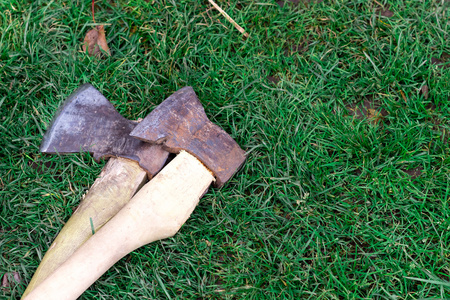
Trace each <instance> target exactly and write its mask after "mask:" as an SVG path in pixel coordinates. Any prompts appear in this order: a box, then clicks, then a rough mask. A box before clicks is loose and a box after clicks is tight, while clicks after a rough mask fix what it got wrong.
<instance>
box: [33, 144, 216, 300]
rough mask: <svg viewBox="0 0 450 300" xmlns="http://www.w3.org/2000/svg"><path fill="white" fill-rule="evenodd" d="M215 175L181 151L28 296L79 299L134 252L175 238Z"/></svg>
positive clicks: (40, 299) (45, 299)
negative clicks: (159, 241)
mask: <svg viewBox="0 0 450 300" xmlns="http://www.w3.org/2000/svg"><path fill="white" fill-rule="evenodd" d="M213 180H214V177H213V176H212V174H211V173H210V172H209V170H208V169H207V168H206V167H204V166H203V164H202V163H201V162H200V161H198V160H197V159H196V158H195V157H194V156H192V155H190V154H188V153H187V152H184V151H182V152H181V153H180V154H179V155H177V156H176V157H175V158H174V159H173V161H172V162H170V163H169V164H168V165H167V166H166V167H165V168H164V169H163V170H162V171H161V172H160V173H159V174H158V175H156V176H155V177H154V178H153V179H152V180H151V181H150V182H149V183H147V184H146V185H145V186H144V187H142V188H141V189H140V190H139V192H138V193H137V194H136V195H135V196H134V197H133V198H132V199H131V200H130V202H129V203H128V204H127V205H125V207H124V208H123V209H122V210H120V211H119V212H118V213H117V215H115V216H114V217H113V218H112V219H111V220H110V221H109V222H108V223H107V224H105V226H103V227H102V228H101V229H100V230H99V231H98V232H96V233H95V234H94V235H93V236H92V237H91V238H90V239H89V240H87V241H86V242H85V243H84V244H83V245H82V246H81V247H80V248H79V249H78V250H77V251H76V252H75V253H74V254H73V255H72V256H71V257H70V258H69V259H68V260H67V261H66V262H65V263H63V264H62V265H61V266H60V267H59V268H58V269H57V270H56V271H55V272H54V273H52V274H51V275H50V276H49V277H48V278H47V279H46V280H45V281H44V282H42V283H41V284H40V285H39V286H37V287H36V288H35V289H34V290H33V291H32V292H31V293H30V294H29V295H28V296H27V297H26V298H25V299H26V300H63V299H67V300H69V299H76V298H77V297H78V296H80V295H81V294H82V293H83V292H84V291H85V290H86V289H87V288H89V286H90V285H92V284H93V283H94V282H95V281H96V280H97V279H98V278H99V277H100V276H101V275H102V274H103V273H105V272H106V271H107V270H108V269H109V268H110V267H111V266H112V265H114V264H115V263H116V262H117V261H118V260H120V259H121V258H122V257H124V256H125V255H127V254H128V253H130V252H131V251H133V250H135V249H137V248H139V247H141V246H143V245H145V244H148V243H150V242H153V241H156V240H160V239H164V238H168V237H171V236H173V235H174V234H175V233H176V232H177V231H178V230H179V229H180V228H181V226H182V225H183V224H184V222H186V220H187V219H188V218H189V216H190V215H191V213H192V211H193V210H194V208H195V207H196V206H197V203H198V201H199V199H200V197H201V196H202V195H203V194H204V193H205V192H206V190H207V189H208V187H209V185H210V184H211V182H212V181H213Z"/></svg>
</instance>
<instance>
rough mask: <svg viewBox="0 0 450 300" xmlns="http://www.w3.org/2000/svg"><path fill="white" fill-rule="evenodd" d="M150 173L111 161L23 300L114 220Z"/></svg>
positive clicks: (121, 161) (124, 162) (128, 162)
mask: <svg viewBox="0 0 450 300" xmlns="http://www.w3.org/2000/svg"><path fill="white" fill-rule="evenodd" d="M146 178H147V174H146V172H145V171H144V170H143V169H142V168H141V167H139V164H138V163H137V162H135V161H132V160H128V159H125V158H111V159H110V160H109V161H108V163H107V164H106V166H105V167H104V168H103V171H102V173H101V174H100V177H99V178H97V179H96V180H95V182H94V184H93V185H92V187H91V188H90V189H89V191H88V193H87V194H86V196H85V197H84V199H83V200H82V201H81V203H80V205H79V206H78V208H77V210H76V211H75V212H74V213H73V215H72V216H71V217H70V219H69V220H68V221H67V223H66V224H65V225H64V227H63V228H62V229H61V232H60V233H59V234H58V236H57V237H56V239H55V240H54V242H53V243H52V245H51V246H50V248H49V249H48V251H47V253H46V254H45V255H44V258H43V259H42V261H41V263H40V264H39V267H38V268H37V270H36V272H35V273H34V275H33V278H32V279H31V281H30V283H29V284H28V287H27V289H26V290H25V293H24V294H23V295H22V298H25V297H26V296H27V295H28V294H29V293H30V292H31V291H32V290H33V289H34V288H35V287H36V286H38V285H39V284H40V283H41V282H42V281H44V280H45V279H46V278H47V277H48V276H49V275H50V274H51V273H52V272H53V271H55V270H56V269H57V268H58V267H59V266H60V265H61V264H62V263H63V262H65V261H66V260H67V259H68V258H69V257H70V256H71V255H72V254H73V253H74V252H75V251H76V250H77V249H78V247H80V246H81V245H82V244H83V243H84V242H85V241H86V240H87V239H89V238H90V237H91V236H92V231H93V230H94V232H96V231H97V230H99V229H100V228H101V227H102V226H103V225H104V224H105V223H106V222H107V221H108V220H109V219H111V218H112V217H113V216H114V215H115V214H116V213H117V212H118V211H119V210H120V209H121V208H122V207H123V206H124V205H125V204H126V203H128V201H129V200H130V199H131V197H133V195H134V194H135V193H136V191H137V190H139V188H140V187H141V186H142V185H143V184H144V183H145V181H146Z"/></svg>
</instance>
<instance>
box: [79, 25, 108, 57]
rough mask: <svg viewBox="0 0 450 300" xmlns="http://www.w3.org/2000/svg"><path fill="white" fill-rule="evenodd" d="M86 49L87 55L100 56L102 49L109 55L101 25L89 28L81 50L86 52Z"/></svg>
mask: <svg viewBox="0 0 450 300" xmlns="http://www.w3.org/2000/svg"><path fill="white" fill-rule="evenodd" d="M86 49H87V50H88V54H89V56H97V57H100V55H101V53H102V51H101V50H100V49H102V50H103V51H105V52H106V53H108V55H111V51H110V50H109V47H108V43H107V42H106V35H105V29H104V28H103V25H99V26H97V27H96V28H94V29H91V30H89V31H88V32H87V33H86V36H85V37H84V43H83V51H84V52H86Z"/></svg>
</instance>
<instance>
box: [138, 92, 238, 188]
mask: <svg viewBox="0 0 450 300" xmlns="http://www.w3.org/2000/svg"><path fill="white" fill-rule="evenodd" d="M130 135H131V136H133V137H136V138H138V139H141V140H143V141H146V142H149V143H153V144H161V145H162V146H163V148H164V149H165V150H167V151H169V152H172V153H179V152H180V151H181V150H185V151H187V152H189V153H190V154H192V155H194V156H195V157H197V158H198V159H199V160H200V161H201V162H202V163H203V164H205V165H206V166H207V168H208V169H210V170H211V171H212V172H213V173H214V175H215V177H216V182H215V186H216V187H221V186H222V185H223V184H224V183H225V182H226V181H228V180H229V179H230V178H231V177H232V176H233V174H234V173H235V172H236V171H237V170H238V169H239V168H240V167H241V165H242V164H243V163H244V161H245V152H244V150H242V149H241V148H240V147H239V145H238V144H237V143H236V141H234V140H233V138H232V137H231V136H230V135H228V134H227V133H226V132H225V131H224V130H223V129H222V128H220V127H219V126H217V125H216V124H214V123H212V122H211V121H210V120H209V119H208V117H207V116H206V114H205V110H204V108H203V106H202V104H201V103H200V101H199V100H198V98H197V95H196V94H195V92H194V90H193V89H192V87H184V88H182V89H180V90H178V91H177V92H175V93H174V94H173V95H171V96H170V97H169V98H167V99H166V100H165V101H164V102H162V103H161V104H160V105H159V106H158V107H157V108H155V109H154V110H153V111H152V112H151V113H150V114H149V115H148V116H147V117H146V118H145V119H144V120H143V121H142V122H140V123H139V124H138V125H137V126H136V127H135V128H134V129H133V131H132V132H131V134H130Z"/></svg>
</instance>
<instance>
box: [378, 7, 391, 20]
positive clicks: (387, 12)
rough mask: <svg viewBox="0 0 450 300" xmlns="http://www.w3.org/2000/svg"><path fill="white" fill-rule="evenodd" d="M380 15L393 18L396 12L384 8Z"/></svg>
mask: <svg viewBox="0 0 450 300" xmlns="http://www.w3.org/2000/svg"><path fill="white" fill-rule="evenodd" d="M380 15H382V16H383V17H386V18H391V17H393V16H394V13H393V12H392V11H390V10H389V9H384V10H382V11H381V13H380Z"/></svg>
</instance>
